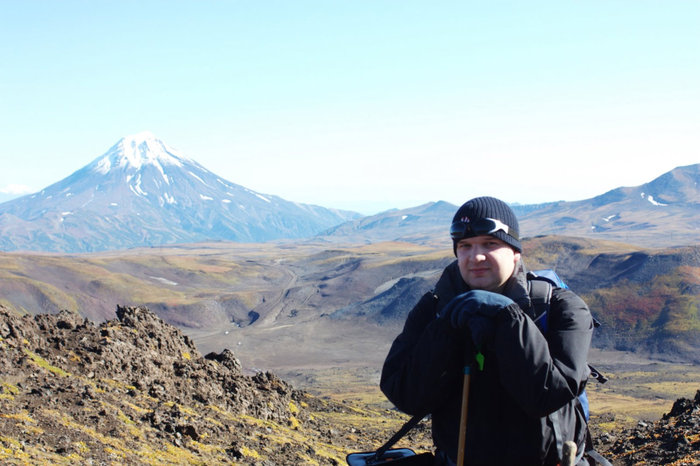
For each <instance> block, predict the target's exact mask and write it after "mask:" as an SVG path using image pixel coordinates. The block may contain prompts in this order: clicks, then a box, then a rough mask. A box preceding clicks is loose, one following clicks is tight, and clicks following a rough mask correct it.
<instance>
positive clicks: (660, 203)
mask: <svg viewBox="0 0 700 466" xmlns="http://www.w3.org/2000/svg"><path fill="white" fill-rule="evenodd" d="M647 200H648V201H649V202H651V203H652V204H653V205H658V206H667V205H668V204H664V203H663V202H657V201H655V200H654V196H649V197H648V198H647Z"/></svg>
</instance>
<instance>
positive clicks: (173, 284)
mask: <svg viewBox="0 0 700 466" xmlns="http://www.w3.org/2000/svg"><path fill="white" fill-rule="evenodd" d="M149 278H152V279H153V280H157V281H159V282H161V283H164V284H166V285H172V286H177V283H176V282H174V281H172V280H168V279H167V278H163V277H153V276H151V277H149Z"/></svg>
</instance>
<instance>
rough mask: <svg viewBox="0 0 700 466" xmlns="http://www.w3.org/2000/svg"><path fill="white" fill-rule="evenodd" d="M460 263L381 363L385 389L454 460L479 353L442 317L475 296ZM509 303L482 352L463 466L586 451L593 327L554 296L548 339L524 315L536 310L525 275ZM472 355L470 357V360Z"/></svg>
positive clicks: (551, 460)
mask: <svg viewBox="0 0 700 466" xmlns="http://www.w3.org/2000/svg"><path fill="white" fill-rule="evenodd" d="M468 290H469V288H468V286H467V285H466V284H465V283H464V281H463V280H462V278H461V275H460V274H459V269H458V267H457V263H456V262H453V263H452V264H450V265H449V266H448V267H446V268H445V271H444V272H443V274H442V276H441V278H440V279H439V280H438V283H437V285H436V288H435V290H434V292H431V293H427V294H426V295H424V296H423V297H422V298H421V300H420V301H419V302H418V304H417V305H416V306H415V307H414V308H413V310H412V311H411V312H410V314H409V315H408V317H407V319H406V323H405V325H404V328H403V331H402V332H401V334H400V335H399V336H398V337H396V339H395V340H394V343H393V345H392V347H391V349H390V351H389V354H388V356H387V358H386V360H385V362H384V367H383V369H382V376H381V389H382V391H383V392H384V394H385V395H386V396H387V398H389V400H391V401H392V402H393V403H394V405H396V407H397V408H398V409H400V410H401V411H403V412H406V413H409V414H414V415H415V414H428V413H430V414H432V429H433V440H434V443H435V446H436V447H437V449H438V450H440V451H442V452H443V453H446V454H447V455H448V456H449V457H450V458H451V459H452V461H456V459H457V444H458V433H459V418H460V406H461V392H462V379H463V375H462V374H463V366H464V364H465V359H468V360H469V361H468V362H471V361H472V360H473V359H472V358H473V351H470V350H467V348H468V347H469V345H468V343H467V342H466V341H465V339H466V337H464V336H463V334H464V332H457V331H456V330H454V329H453V328H451V327H450V325H449V323H448V322H447V321H446V320H445V319H441V318H440V317H439V314H440V311H441V310H442V309H443V308H444V306H445V305H446V304H447V303H448V302H449V301H450V300H451V299H452V298H453V297H455V296H457V295H459V294H461V293H464V292H466V291H468ZM504 294H505V295H506V296H508V297H510V298H511V299H512V300H513V301H515V303H517V305H516V304H512V305H510V306H508V307H507V308H505V310H504V311H503V312H500V313H499V314H498V316H497V317H496V320H497V324H496V335H495V339H494V341H493V344H492V345H490V347H489V348H488V349H486V350H482V352H483V354H484V356H485V360H484V367H483V370H478V369H472V371H471V383H470V396H469V405H468V407H469V411H468V425H467V441H466V455H465V462H466V464H470V465H499V464H508V465H514V464H517V465H542V464H546V465H549V464H557V462H558V461H559V457H560V454H561V445H562V444H563V442H564V441H566V440H574V441H575V442H576V444H577V445H578V447H579V451H583V450H582V449H583V447H584V441H585V434H586V423H585V418H584V414H583V410H582V408H581V405H580V403H579V402H578V395H579V394H580V393H581V391H583V389H584V387H585V384H586V380H587V378H588V375H589V369H588V365H587V357H588V349H589V347H590V342H591V337H592V333H593V318H592V316H591V314H590V312H589V310H588V307H587V306H586V304H585V303H584V302H583V300H581V298H579V297H578V296H577V295H576V294H574V293H573V292H571V291H569V290H565V289H561V288H555V289H554V291H553V295H552V300H551V307H550V311H549V323H548V330H547V332H546V335H543V334H542V333H541V331H540V330H539V329H538V328H537V326H536V325H535V323H534V322H533V321H532V319H531V318H530V317H529V316H528V315H527V314H526V312H529V311H530V307H531V303H530V297H529V295H528V289H527V279H526V273H525V270H524V266H523V265H522V264H519V265H518V267H517V268H516V273H515V274H514V276H513V277H511V279H510V280H509V281H508V283H507V284H506V289H505V291H504ZM465 353H468V354H469V356H466V357H465Z"/></svg>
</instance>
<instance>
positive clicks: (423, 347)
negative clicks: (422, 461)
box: [380, 293, 460, 415]
mask: <svg viewBox="0 0 700 466" xmlns="http://www.w3.org/2000/svg"><path fill="white" fill-rule="evenodd" d="M436 307H437V306H436V298H435V297H434V295H433V294H432V293H426V294H425V295H424V296H423V297H422V298H421V300H420V301H419V302H418V304H416V306H415V307H414V308H413V310H411V312H410V313H409V315H408V317H407V319H406V323H405V324H404V328H403V331H402V332H401V333H400V334H399V335H398V336H397V337H396V339H395V340H394V342H393V344H392V345H391V349H390V350H389V354H388V355H387V357H386V360H385V361H384V366H383V368H382V375H381V381H380V387H381V389H382V391H383V392H384V394H385V395H386V396H387V398H388V399H389V400H390V401H391V402H392V403H394V405H395V406H396V407H397V408H398V409H399V410H401V411H403V412H405V413H408V414H412V415H416V414H428V413H429V412H432V411H433V409H434V407H435V406H436V404H437V403H438V402H439V401H440V400H438V399H436V398H437V395H436V394H438V393H444V391H443V390H444V389H445V387H446V386H448V385H450V382H451V380H452V379H454V377H455V374H458V371H456V370H455V368H458V367H459V366H458V364H459V363H460V362H459V361H457V360H456V359H457V358H456V355H457V354H459V353H458V352H457V351H456V350H455V349H456V348H458V343H457V340H458V339H457V338H455V336H454V335H453V332H454V331H453V330H452V329H451V328H450V327H449V325H448V324H447V322H445V320H444V319H438V318H437V317H436V315H435V312H436ZM452 385H454V384H453V383H452Z"/></svg>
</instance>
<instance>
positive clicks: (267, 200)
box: [253, 193, 272, 204]
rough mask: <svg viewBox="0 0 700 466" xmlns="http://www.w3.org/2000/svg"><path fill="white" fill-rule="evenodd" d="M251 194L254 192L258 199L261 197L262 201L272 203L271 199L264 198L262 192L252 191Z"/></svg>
mask: <svg viewBox="0 0 700 466" xmlns="http://www.w3.org/2000/svg"><path fill="white" fill-rule="evenodd" d="M253 194H255V195H256V196H258V197H259V198H260V199H262V200H263V201H265V202H267V203H269V204H272V201H271V200H269V199H268V198H266V197H265V196H263V195H262V194H258V193H253Z"/></svg>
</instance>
